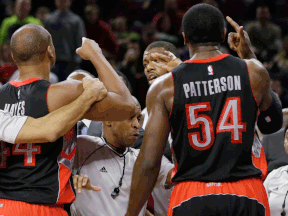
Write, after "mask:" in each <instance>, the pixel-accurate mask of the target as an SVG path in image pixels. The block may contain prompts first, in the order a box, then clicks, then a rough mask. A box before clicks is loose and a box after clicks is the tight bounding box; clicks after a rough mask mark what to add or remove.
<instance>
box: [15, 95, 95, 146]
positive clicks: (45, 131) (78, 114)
mask: <svg viewBox="0 0 288 216" xmlns="http://www.w3.org/2000/svg"><path fill="white" fill-rule="evenodd" d="M94 101H95V100H94V99H93V97H91V95H89V93H85V92H84V93H83V94H82V95H80V96H79V97H78V98H77V99H76V100H75V101H73V102H72V103H70V104H68V105H66V106H63V107H61V108H59V109H57V110H56V111H54V112H52V113H50V114H48V115H46V116H44V117H41V118H38V119H34V118H31V117H28V119H27V121H26V122H25V124H24V126H23V127H22V129H21V130H20V132H19V134H18V136H17V138H16V140H15V143H28V142H29V143H31V142H33V143H43V142H54V141H55V140H57V139H58V138H59V137H61V136H63V135H64V134H65V133H67V132H68V131H69V130H70V129H71V128H72V127H73V126H74V125H75V124H76V123H77V121H79V120H80V119H81V118H82V116H83V115H84V114H85V113H86V111H87V110H88V109H89V108H90V106H91V105H92V104H93V103H94Z"/></svg>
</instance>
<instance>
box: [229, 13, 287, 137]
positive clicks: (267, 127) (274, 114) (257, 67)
mask: <svg viewBox="0 0 288 216" xmlns="http://www.w3.org/2000/svg"><path fill="white" fill-rule="evenodd" d="M227 21H228V22H229V23H230V24H231V26H232V27H233V28H234V29H235V31H236V32H231V33H229V36H228V44H229V46H230V48H231V49H232V50H234V51H235V52H237V54H238V55H239V57H240V58H241V59H246V60H247V65H248V68H249V71H251V72H250V74H249V75H250V79H252V80H253V81H252V88H253V90H254V92H255V91H256V94H257V95H258V96H256V97H258V100H261V101H258V104H259V108H260V111H261V112H260V115H259V117H258V122H257V125H258V127H259V129H260V131H261V132H262V133H263V134H271V133H275V132H276V131H278V130H280V129H281V127H282V124H283V113H282V106H281V102H280V99H279V98H278V97H277V96H276V94H275V93H274V92H273V91H272V89H271V88H270V81H269V80H270V78H269V74H268V71H267V70H266V68H265V67H264V66H263V64H262V63H261V62H259V61H258V60H257V58H256V56H255V54H254V52H253V51H252V50H253V49H252V45H251V42H250V39H249V36H248V34H247V32H245V31H244V30H243V26H239V25H238V24H237V23H236V22H235V21H234V20H232V19H231V18H230V17H227ZM253 86H254V87H253ZM259 87H260V88H259ZM255 89H256V90H255ZM259 91H261V92H260V94H261V95H262V97H261V98H259V93H258V92H259Z"/></svg>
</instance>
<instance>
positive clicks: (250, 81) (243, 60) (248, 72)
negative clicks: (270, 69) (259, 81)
mask: <svg viewBox="0 0 288 216" xmlns="http://www.w3.org/2000/svg"><path fill="white" fill-rule="evenodd" d="M243 61H244V62H245V64H246V67H247V72H248V79H249V83H250V89H251V92H252V94H253V98H254V100H255V103H256V105H257V108H258V109H259V105H260V104H258V102H257V100H256V97H255V94H254V91H253V88H252V82H251V79H250V72H249V67H248V64H247V62H246V61H245V60H243Z"/></svg>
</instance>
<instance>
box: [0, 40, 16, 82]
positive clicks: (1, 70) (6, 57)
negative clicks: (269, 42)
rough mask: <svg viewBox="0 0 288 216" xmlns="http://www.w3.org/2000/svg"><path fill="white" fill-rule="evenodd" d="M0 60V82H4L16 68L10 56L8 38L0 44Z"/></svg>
mask: <svg viewBox="0 0 288 216" xmlns="http://www.w3.org/2000/svg"><path fill="white" fill-rule="evenodd" d="M1 56H2V62H1V63H0V82H1V84H3V85H4V84H5V83H6V82H7V81H8V80H9V78H10V77H11V76H12V75H13V73H14V72H15V71H16V70H17V66H16V64H15V62H14V61H13V59H12V56H11V47H10V40H6V41H5V43H3V44H2V55H1Z"/></svg>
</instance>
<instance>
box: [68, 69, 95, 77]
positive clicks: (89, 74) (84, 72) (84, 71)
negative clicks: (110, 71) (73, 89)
mask: <svg viewBox="0 0 288 216" xmlns="http://www.w3.org/2000/svg"><path fill="white" fill-rule="evenodd" d="M73 73H83V74H85V75H87V76H90V77H92V78H96V77H95V76H94V75H93V74H92V73H90V72H88V71H86V70H83V69H77V70H74V71H73V72H72V73H71V74H73ZM71 74H70V75H71ZM70 75H69V76H70Z"/></svg>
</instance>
